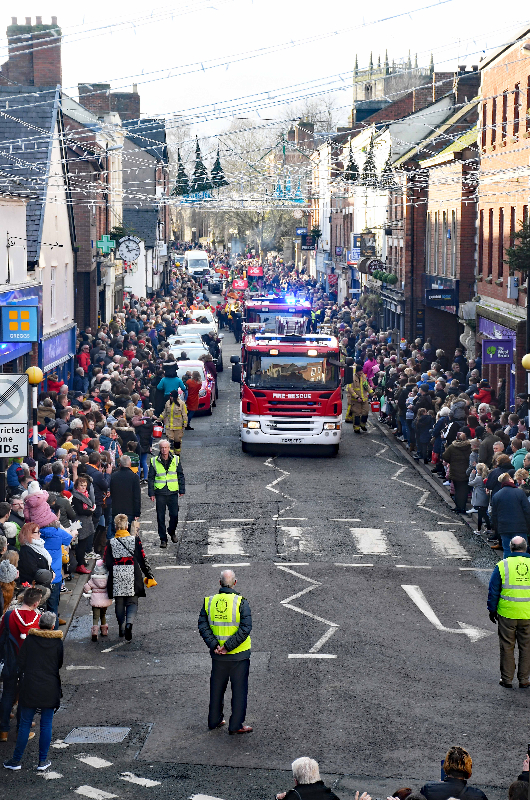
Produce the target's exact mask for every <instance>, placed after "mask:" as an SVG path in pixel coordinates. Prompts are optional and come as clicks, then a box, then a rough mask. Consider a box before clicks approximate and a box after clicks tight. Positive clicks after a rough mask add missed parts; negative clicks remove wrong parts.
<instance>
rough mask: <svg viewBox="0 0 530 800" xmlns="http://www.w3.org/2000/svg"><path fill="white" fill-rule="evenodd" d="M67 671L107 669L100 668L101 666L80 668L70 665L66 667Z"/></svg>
mask: <svg viewBox="0 0 530 800" xmlns="http://www.w3.org/2000/svg"><path fill="white" fill-rule="evenodd" d="M66 669H67V671H69V670H72V669H105V667H100V666H97V667H78V666H75V665H74V664H69V665H68V666H67V667H66Z"/></svg>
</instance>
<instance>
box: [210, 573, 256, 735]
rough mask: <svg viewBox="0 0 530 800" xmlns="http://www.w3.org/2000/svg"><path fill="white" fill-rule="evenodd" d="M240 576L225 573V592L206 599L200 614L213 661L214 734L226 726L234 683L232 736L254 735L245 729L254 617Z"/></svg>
mask: <svg viewBox="0 0 530 800" xmlns="http://www.w3.org/2000/svg"><path fill="white" fill-rule="evenodd" d="M236 583H237V581H236V576H235V574H234V572H233V571H232V570H231V569H225V570H223V572H221V580H220V584H221V589H220V590H219V592H218V593H217V594H214V595H212V596H211V597H205V598H204V605H203V607H202V608H201V613H200V614H199V633H200V634H201V636H202V638H203V639H204V642H205V644H206V646H207V647H208V648H209V650H210V655H211V657H212V672H211V675H210V707H209V711H208V727H209V728H210V730H213V729H214V728H220V727H221V726H222V725H224V724H225V720H224V718H223V698H224V693H225V691H226V687H227V685H228V680H229V679H230V683H231V688H232V714H231V716H230V720H229V722H228V733H229V734H231V735H233V734H236V733H250V732H251V731H252V728H251V727H250V725H245V724H244V722H245V715H246V712H247V694H248V673H249V669H250V631H251V630H252V615H251V613H250V606H249V603H248V600H246V599H245V598H244V597H242V596H241V595H240V594H239V593H238V592H236V590H235V589H234V586H235V585H236Z"/></svg>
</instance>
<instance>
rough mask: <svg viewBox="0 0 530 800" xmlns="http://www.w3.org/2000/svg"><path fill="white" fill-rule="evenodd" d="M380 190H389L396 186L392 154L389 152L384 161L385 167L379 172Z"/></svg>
mask: <svg viewBox="0 0 530 800" xmlns="http://www.w3.org/2000/svg"><path fill="white" fill-rule="evenodd" d="M380 185H381V188H382V189H391V188H392V187H393V186H396V185H397V183H396V178H395V175H394V170H393V169H392V153H391V151H389V153H388V158H387V160H386V161H385V166H384V167H383V170H382V172H381V184H380Z"/></svg>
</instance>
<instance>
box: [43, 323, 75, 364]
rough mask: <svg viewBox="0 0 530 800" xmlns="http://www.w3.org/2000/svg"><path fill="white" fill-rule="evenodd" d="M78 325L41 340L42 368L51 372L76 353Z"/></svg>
mask: <svg viewBox="0 0 530 800" xmlns="http://www.w3.org/2000/svg"><path fill="white" fill-rule="evenodd" d="M75 330H76V326H75V325H74V326H73V327H72V328H69V329H68V330H67V331H62V332H61V333H58V334H57V335H56V336H50V338H49V339H43V340H42V342H41V364H42V366H41V369H42V370H43V372H51V371H52V370H54V369H57V367H59V366H60V365H61V364H64V362H65V361H68V360H69V359H70V358H72V357H73V356H74V355H75Z"/></svg>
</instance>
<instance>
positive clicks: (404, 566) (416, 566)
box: [395, 564, 432, 569]
mask: <svg viewBox="0 0 530 800" xmlns="http://www.w3.org/2000/svg"><path fill="white" fill-rule="evenodd" d="M395 566H396V569H432V567H426V566H423V565H421V564H396V565H395Z"/></svg>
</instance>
